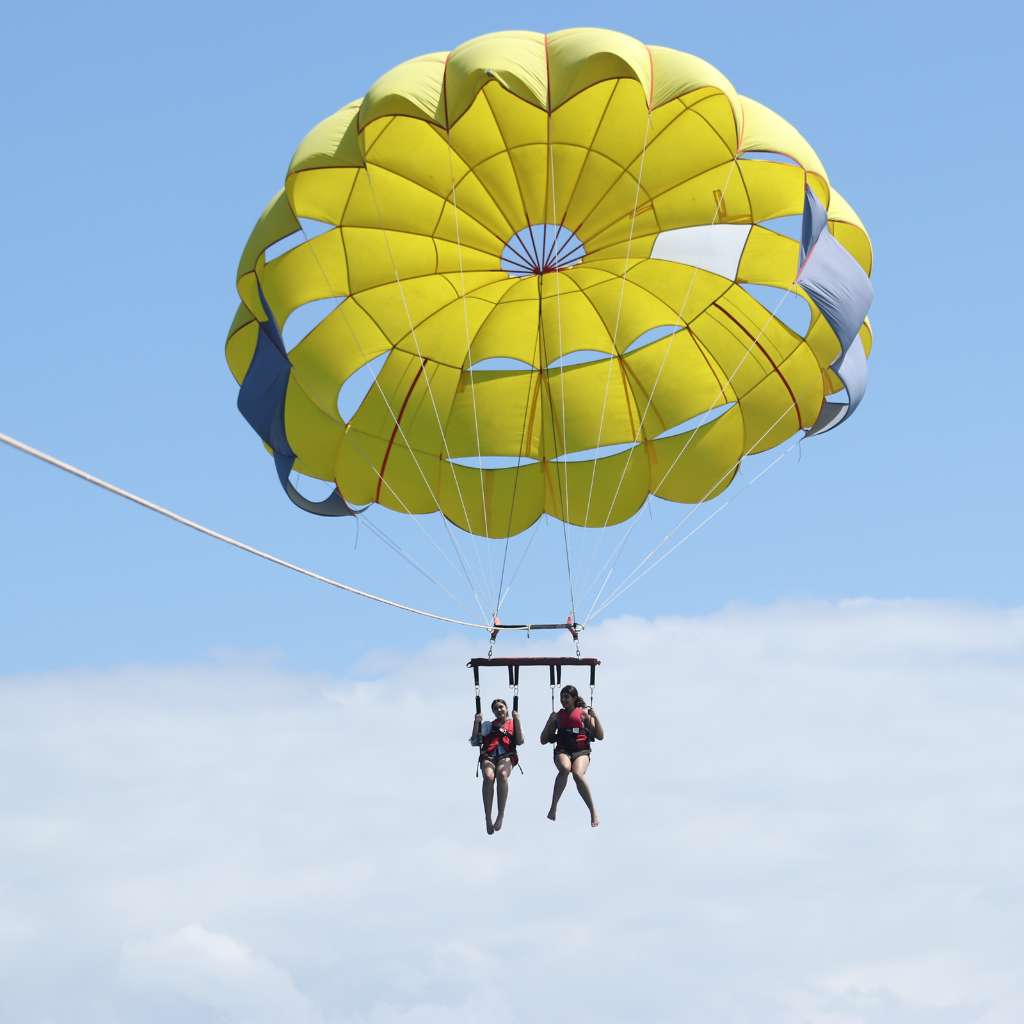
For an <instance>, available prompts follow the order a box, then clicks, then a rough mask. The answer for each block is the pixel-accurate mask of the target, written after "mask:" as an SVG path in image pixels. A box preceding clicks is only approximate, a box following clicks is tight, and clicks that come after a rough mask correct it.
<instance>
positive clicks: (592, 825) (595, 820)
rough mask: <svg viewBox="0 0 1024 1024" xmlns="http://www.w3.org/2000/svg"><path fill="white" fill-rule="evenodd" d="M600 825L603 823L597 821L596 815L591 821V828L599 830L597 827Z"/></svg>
mask: <svg viewBox="0 0 1024 1024" xmlns="http://www.w3.org/2000/svg"><path fill="white" fill-rule="evenodd" d="M600 824H601V822H599V821H598V820H597V815H596V814H595V815H594V817H593V818H591V819H590V827H591V828H597V826H598V825H600Z"/></svg>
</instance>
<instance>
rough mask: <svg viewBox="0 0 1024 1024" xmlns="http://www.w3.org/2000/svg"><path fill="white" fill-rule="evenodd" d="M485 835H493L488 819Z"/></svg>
mask: <svg viewBox="0 0 1024 1024" xmlns="http://www.w3.org/2000/svg"><path fill="white" fill-rule="evenodd" d="M487 834H488V835H489V836H493V835H494V826H493V825H492V824H491V822H490V819H488V821H487Z"/></svg>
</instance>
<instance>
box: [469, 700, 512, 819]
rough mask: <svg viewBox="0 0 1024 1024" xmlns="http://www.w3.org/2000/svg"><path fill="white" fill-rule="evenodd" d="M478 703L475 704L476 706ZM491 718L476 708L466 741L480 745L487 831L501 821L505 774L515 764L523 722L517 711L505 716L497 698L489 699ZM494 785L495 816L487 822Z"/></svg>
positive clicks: (503, 704) (503, 805)
mask: <svg viewBox="0 0 1024 1024" xmlns="http://www.w3.org/2000/svg"><path fill="white" fill-rule="evenodd" d="M479 706H480V705H479V702H478V703H477V707H479ZM491 712H492V713H493V715H494V719H493V721H490V722H485V721H483V719H482V718H481V716H480V712H479V711H478V712H477V713H476V715H474V716H473V734H472V736H470V738H469V742H470V743H472V744H473V746H475V747H479V748H480V770H481V771H482V772H483V776H484V783H483V798H484V822H485V823H486V826H487V834H488V835H493V834H494V833H495V832H500V831H501V826H502V825H503V824H504V822H505V804H506V803H507V801H508V777H509V775H511V774H512V769H513V768H514V767H515V766H516V765H517V764H519V755H518V753H516V748H517V747H519V746H520V745H521V744H522V743H523V725H522V722H520V721H519V712H518V711H513V712H512V717H511V718H510V717H509V713H508V705H507V704H506V703H505V702H504V701H503V700H502V699H501V698H500V697H499V698H498V699H497V700H492V701H491ZM495 782H497V788H498V816H497V817H496V818H495V819H494V820H493V822H492V821H491V809H492V807H493V804H494V788H495Z"/></svg>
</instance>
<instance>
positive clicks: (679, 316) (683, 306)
mask: <svg viewBox="0 0 1024 1024" xmlns="http://www.w3.org/2000/svg"><path fill="white" fill-rule="evenodd" d="M736 166H737V162H736V160H735V159H733V160H732V161H731V163H730V167H729V173H728V175H727V177H726V179H725V184H724V185H723V186H722V190H721V191H720V193H719V196H718V200H717V201H716V204H715V213H714V214H713V215H712V221H711V222H712V224H717V223H718V218H719V216H720V214H721V212H722V206H723V204H724V202H725V195H726V193H727V191H728V189H729V184H730V182H731V181H732V175H733V173H734V172H735V170H736ZM696 278H697V271H696V267H694V268H693V270H692V272H691V273H690V283H689V285H688V286H687V289H686V293H685V294H684V296H683V300H682V302H680V304H679V308H678V309H677V310H676V319H677V321H679V323H680V325H683V324H684V323H685V322H684V321H683V312H684V311H685V309H686V305H687V303H688V302H689V301H690V296H691V295H692V294H693V286H694V285H695V283H696ZM625 285H626V279H625V276H624V279H623V287H624V289H625ZM686 330H689V328H688V327H687V328H686ZM679 334H680V332H679V331H677V332H675V333H673V334H672V335H671V336H670V338H669V343H668V344H667V345H666V348H665V351H664V352H663V353H662V362H660V365H659V366H658V368H657V374H656V376H655V377H654V383H653V385H652V386H651V389H650V393H649V394H648V395H647V401H646V404H645V406H644V410H643V413H642V415H641V416H640V422H639V424H638V426H637V443H636V445H634V446H633V447H632V449H630V451H629V453H628V454H627V456H626V461H625V462H624V463H623V470H622V472H621V473H620V475H618V482H617V483H616V484H615V490H614V494H613V496H612V499H611V504H610V505H609V506H608V512H607V514H606V515H605V517H604V522H603V523H602V524H601V528H602V529H604V528H605V527H607V525H608V520H609V519H610V518H611V513H612V510H613V509H614V507H615V502H616V501H617V500H618V494H620V492H621V490H622V486H623V482H624V481H625V479H626V474H627V473H628V472H629V468H630V464H631V463H632V461H633V457H634V456H635V455H636V451H637V447H638V446H639V445H640V443H641V440H642V438H643V427H644V424H645V423H646V422H647V416H648V414H649V413H650V409H651V407H652V406H653V403H654V394H655V392H656V391H657V386H658V384H660V382H662V375H663V373H664V371H665V368H666V366H667V365H668V361H669V356H670V355H671V354H672V346H673V345H674V344H675V341H676V338H677V336H678V335H679ZM724 391H725V389H724V388H723V397H724ZM662 479H663V481H664V480H665V477H664V476H663V478H662ZM659 485H660V484H659ZM646 501H648V502H649V501H650V495H649V494H648V496H647V499H646ZM636 522H637V520H636V519H634V521H633V522H632V523H631V524H630V526H629V529H627V531H626V536H625V537H624V538H623V542H622V544H621V545H620V546H618V548H617V554H616V555H615V562H617V560H618V557H620V556H621V555H622V553H623V551H624V550H625V544H626V542H627V541H628V540H629V538H630V535H631V534H632V532H633V530H634V528H635V526H636ZM605 564H607V563H605ZM603 570H604V566H602V568H601V571H603ZM612 571H614V563H613V564H612ZM598 575H600V573H598ZM597 579H598V578H597V577H595V580H594V583H595V584H596V582H597ZM591 589H593V585H592V587H591Z"/></svg>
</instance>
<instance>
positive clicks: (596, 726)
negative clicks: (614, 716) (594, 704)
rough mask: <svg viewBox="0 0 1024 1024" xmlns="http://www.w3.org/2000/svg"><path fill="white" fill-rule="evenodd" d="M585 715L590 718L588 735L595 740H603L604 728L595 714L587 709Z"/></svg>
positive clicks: (590, 709) (591, 709)
mask: <svg viewBox="0 0 1024 1024" xmlns="http://www.w3.org/2000/svg"><path fill="white" fill-rule="evenodd" d="M587 715H588V716H589V717H590V735H591V736H593V737H594V739H595V740H603V739H604V726H603V725H602V724H601V719H600V718H598V717H597V712H596V711H595V710H594V709H593V708H587Z"/></svg>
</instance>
